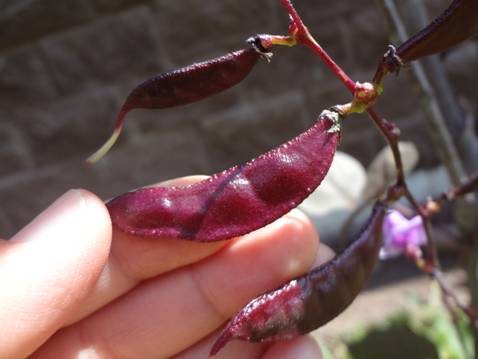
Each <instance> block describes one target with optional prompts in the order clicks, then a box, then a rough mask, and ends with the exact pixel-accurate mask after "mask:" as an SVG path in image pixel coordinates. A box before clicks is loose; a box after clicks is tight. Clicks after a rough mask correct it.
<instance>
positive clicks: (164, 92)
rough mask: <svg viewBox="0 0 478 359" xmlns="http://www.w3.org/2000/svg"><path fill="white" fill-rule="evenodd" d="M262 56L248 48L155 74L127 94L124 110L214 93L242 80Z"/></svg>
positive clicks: (182, 101) (161, 105) (170, 104)
mask: <svg viewBox="0 0 478 359" xmlns="http://www.w3.org/2000/svg"><path fill="white" fill-rule="evenodd" d="M260 57H261V54H260V53H259V52H258V51H257V50H256V49H254V48H249V49H245V50H239V51H235V52H231V53H229V54H227V55H224V56H221V57H218V58H216V59H212V60H208V61H204V62H199V63H195V64H192V65H189V66H187V67H183V68H180V69H178V70H175V71H171V72H167V73H165V74H162V75H159V76H156V77H153V78H151V79H149V80H147V81H145V82H143V83H141V84H140V85H138V86H137V87H136V88H135V89H134V90H133V91H132V92H131V93H130V94H129V95H128V98H127V99H126V101H125V103H124V105H123V107H122V108H121V112H122V113H126V112H128V111H129V110H131V109H134V108H157V109H159V108H167V107H173V106H179V105H185V104H188V103H192V102H196V101H199V100H201V99H203V98H205V97H208V96H212V95H215V94H217V93H219V92H222V91H224V90H226V89H228V88H230V87H232V86H234V85H236V84H237V83H239V82H241V81H242V80H243V79H244V78H245V77H246V76H247V75H248V74H249V72H250V71H251V70H252V68H253V67H254V65H255V64H256V63H257V61H258V60H259V58H260Z"/></svg>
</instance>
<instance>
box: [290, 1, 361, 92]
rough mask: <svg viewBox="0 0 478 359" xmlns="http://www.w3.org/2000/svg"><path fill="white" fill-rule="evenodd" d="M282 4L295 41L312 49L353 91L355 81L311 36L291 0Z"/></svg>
mask: <svg viewBox="0 0 478 359" xmlns="http://www.w3.org/2000/svg"><path fill="white" fill-rule="evenodd" d="M282 5H283V6H284V7H285V8H286V10H287V12H288V13H289V15H290V17H291V19H292V23H293V25H294V29H293V30H292V31H293V33H294V35H295V37H296V39H297V43H300V44H303V45H306V46H307V47H309V48H310V49H311V50H312V51H314V52H315V53H316V54H317V55H318V56H319V57H320V58H321V60H322V61H323V62H324V63H325V64H326V65H327V66H328V67H329V68H330V70H331V71H332V72H333V73H334V74H335V75H336V76H337V77H338V78H339V79H340V81H342V82H343V83H344V85H345V86H346V87H347V88H348V89H349V91H350V92H352V93H354V91H355V82H354V81H353V80H352V79H351V78H350V77H349V76H348V75H347V74H346V73H345V71H344V70H342V68H341V67H340V66H339V65H338V64H337V63H336V62H335V61H334V60H333V59H332V58H331V57H330V56H329V54H328V53H327V52H326V51H325V50H324V49H323V48H322V46H320V45H319V44H318V43H317V41H315V39H314V38H313V37H312V35H311V34H310V32H309V30H308V29H307V27H306V26H305V25H304V22H303V21H302V19H301V18H300V16H299V14H298V13H297V11H296V9H295V8H294V5H292V1H291V0H282Z"/></svg>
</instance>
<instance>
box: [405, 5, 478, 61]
mask: <svg viewBox="0 0 478 359" xmlns="http://www.w3.org/2000/svg"><path fill="white" fill-rule="evenodd" d="M477 32H478V1H477V0H454V1H453V2H452V3H451V5H450V6H449V7H448V8H447V9H446V10H445V11H444V12H443V13H442V14H441V15H440V16H439V17H437V18H436V19H435V20H433V22H432V23H430V24H429V25H428V26H427V27H425V28H424V29H423V30H421V31H420V32H418V33H417V34H415V35H413V36H412V37H410V38H409V39H408V40H407V41H405V42H404V43H403V44H402V45H400V46H399V47H398V49H397V51H396V54H397V55H398V56H399V57H400V59H401V60H402V62H403V63H407V62H410V61H413V60H417V59H419V58H421V57H424V56H427V55H432V54H436V53H439V52H442V51H445V50H447V49H449V48H450V47H452V46H455V45H457V44H459V43H460V42H462V41H464V40H466V39H468V38H469V37H471V36H472V35H473V34H475V33H477Z"/></svg>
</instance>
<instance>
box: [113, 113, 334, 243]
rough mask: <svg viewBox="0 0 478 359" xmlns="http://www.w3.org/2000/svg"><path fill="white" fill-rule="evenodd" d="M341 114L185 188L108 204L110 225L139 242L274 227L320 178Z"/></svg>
mask: <svg viewBox="0 0 478 359" xmlns="http://www.w3.org/2000/svg"><path fill="white" fill-rule="evenodd" d="M338 120H339V115H338V114H337V113H336V112H333V111H324V112H322V114H321V115H320V117H319V119H318V121H317V122H316V124H315V125H314V126H313V127H312V128H310V129H309V130H307V131H306V132H304V133H302V134H300V135H299V136H297V137H296V138H294V139H292V140H291V141H289V142H287V143H285V144H283V145H281V146H279V147H277V148H275V149H273V150H271V151H269V152H267V153H265V154H263V155H261V156H259V157H257V158H255V159H253V160H252V161H250V162H248V163H246V164H244V165H238V166H235V167H232V168H230V169H228V170H226V171H224V172H221V173H218V174H216V175H214V176H212V177H210V178H209V179H206V180H204V181H201V182H198V183H196V184H193V185H190V186H184V187H170V188H164V187H155V188H144V189H140V190H137V191H133V192H129V193H126V194H123V195H121V196H119V197H117V198H115V199H113V200H112V201H110V202H109V203H108V204H107V207H108V209H109V211H110V215H111V218H112V221H113V224H114V225H115V226H116V227H117V228H119V229H120V230H122V231H124V232H126V233H129V234H132V235H135V236H142V237H153V238H154V237H170V238H171V237H173V238H182V239H189V240H194V241H199V242H210V241H218V240H223V239H228V238H231V237H236V236H239V235H243V234H246V233H248V232H251V231H253V230H255V229H258V228H261V227H263V226H265V225H266V224H268V223H271V222H273V221H274V220H276V219H277V218H279V217H281V216H282V215H284V214H285V213H287V212H288V211H290V210H291V209H293V208H295V207H296V206H297V205H298V204H299V203H300V202H302V201H303V200H304V199H305V198H306V197H307V196H308V195H309V194H310V193H311V192H312V191H313V190H314V189H315V188H316V187H317V186H318V185H319V184H320V183H321V182H322V180H323V179H324V177H325V175H326V174H327V171H328V169H329V167H330V165H331V163H332V159H333V156H334V154H335V150H336V147H337V144H338V142H339V139H340V134H339V130H338V123H337V122H338Z"/></svg>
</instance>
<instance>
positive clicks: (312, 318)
mask: <svg viewBox="0 0 478 359" xmlns="http://www.w3.org/2000/svg"><path fill="white" fill-rule="evenodd" d="M385 212H386V207H385V205H384V204H382V203H377V204H376V205H375V207H374V209H373V212H372V215H371V217H370V219H369V221H368V223H367V224H366V225H365V226H364V228H363V229H362V231H361V234H360V235H359V236H358V238H356V239H355V240H354V241H353V242H352V243H351V244H350V245H349V246H348V247H347V248H346V249H345V250H344V251H343V252H342V253H340V254H339V255H338V256H336V257H335V258H334V259H332V260H331V261H329V262H327V263H325V264H324V265H322V266H320V267H318V268H316V269H314V270H312V271H311V272H309V273H307V274H306V275H303V276H301V277H298V278H296V279H294V280H292V281H290V282H289V283H287V284H285V285H284V286H283V287H281V288H278V289H275V290H272V291H270V292H268V293H265V294H263V295H261V296H259V297H257V298H256V299H254V300H252V301H251V302H249V304H247V305H246V306H245V307H244V308H243V309H242V310H241V311H240V312H239V313H238V314H236V315H235V316H234V318H233V319H232V320H231V321H230V322H229V324H228V325H227V326H226V328H225V329H224V330H223V332H222V334H221V335H220V337H219V338H218V339H217V341H216V343H215V344H214V346H213V347H212V349H211V356H213V355H215V354H217V353H218V352H219V350H220V349H221V348H222V347H224V345H226V343H227V342H229V341H231V340H234V339H238V340H244V341H249V342H269V341H276V340H285V339H291V338H294V337H295V336H297V335H301V334H305V333H309V332H310V331H312V330H314V329H317V328H319V327H320V326H322V325H324V324H325V323H327V322H329V321H330V320H332V319H334V318H335V317H336V316H337V315H339V314H340V313H341V312H342V311H344V310H345V308H347V307H348V306H349V305H350V303H352V301H353V300H354V299H355V298H356V297H357V295H358V293H359V292H360V290H361V289H362V288H363V287H364V285H365V283H366V282H367V280H368V279H369V277H370V275H371V273H372V271H373V269H374V267H375V264H376V262H377V258H378V252H379V250H380V247H381V245H382V222H383V218H384V215H385Z"/></svg>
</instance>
